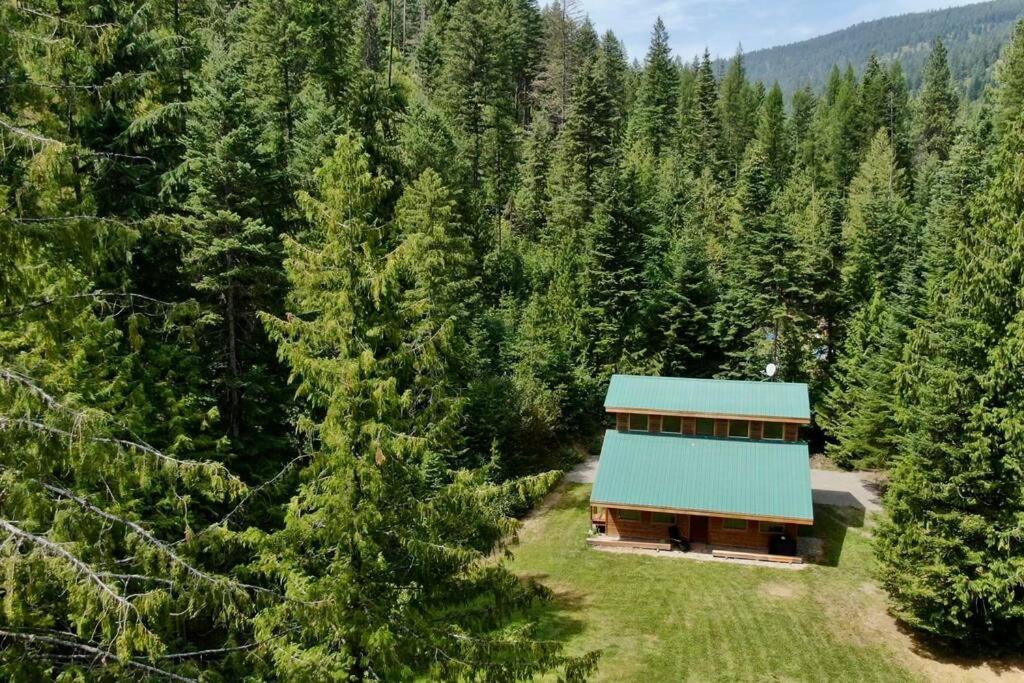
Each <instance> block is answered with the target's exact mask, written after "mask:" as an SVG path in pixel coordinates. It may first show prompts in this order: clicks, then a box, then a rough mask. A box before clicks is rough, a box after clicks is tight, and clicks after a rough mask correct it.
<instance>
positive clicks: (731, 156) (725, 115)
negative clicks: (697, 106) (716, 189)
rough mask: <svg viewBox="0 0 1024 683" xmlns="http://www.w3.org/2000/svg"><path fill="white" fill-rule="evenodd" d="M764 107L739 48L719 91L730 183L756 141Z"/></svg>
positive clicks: (723, 149) (722, 155)
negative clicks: (756, 131) (758, 119)
mask: <svg viewBox="0 0 1024 683" xmlns="http://www.w3.org/2000/svg"><path fill="white" fill-rule="evenodd" d="M760 103H761V102H760V99H759V97H758V94H757V92H756V90H755V89H754V88H753V87H751V85H750V82H749V81H748V80H747V71H746V68H745V67H744V66H743V49H742V48H738V49H737V50H736V55H735V56H734V57H733V58H732V60H731V61H730V62H729V68H728V69H727V70H726V72H725V76H724V77H723V78H722V83H721V87H720V90H719V112H720V114H719V117H720V120H721V122H722V136H721V138H720V139H719V141H720V145H721V146H720V149H721V153H720V158H721V160H722V163H723V164H724V165H725V172H726V174H727V176H728V178H730V179H731V178H735V177H736V176H737V175H738V173H739V169H740V165H741V164H742V163H743V158H744V157H743V155H744V151H745V150H746V149H747V144H748V143H749V142H750V141H751V140H752V139H753V138H754V133H755V129H756V127H757V108H758V106H759V105H760Z"/></svg>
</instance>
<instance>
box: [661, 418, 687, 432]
mask: <svg viewBox="0 0 1024 683" xmlns="http://www.w3.org/2000/svg"><path fill="white" fill-rule="evenodd" d="M665 420H679V427H678V429H665ZM661 431H663V432H667V433H669V434H682V433H683V417H682V415H662V416H661Z"/></svg>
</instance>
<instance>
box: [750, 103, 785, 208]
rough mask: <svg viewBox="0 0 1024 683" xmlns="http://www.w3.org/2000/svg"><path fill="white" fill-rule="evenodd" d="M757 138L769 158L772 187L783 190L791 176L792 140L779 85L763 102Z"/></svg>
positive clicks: (759, 111)
mask: <svg viewBox="0 0 1024 683" xmlns="http://www.w3.org/2000/svg"><path fill="white" fill-rule="evenodd" d="M755 137H756V139H757V141H758V142H759V143H760V145H761V147H762V148H763V149H764V153H765V156H766V157H767V161H768V167H769V170H770V173H771V180H772V187H773V188H776V189H777V188H781V187H782V185H783V183H784V182H785V180H786V176H787V175H788V174H789V166H790V146H789V145H790V140H789V128H788V126H787V122H786V110H785V103H784V102H783V99H782V88H780V87H779V84H778V83H776V84H775V85H774V86H772V89H771V90H769V91H768V96H767V97H765V99H764V101H763V102H761V108H760V109H759V110H758V118H757V132H756V135H755Z"/></svg>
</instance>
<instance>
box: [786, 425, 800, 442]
mask: <svg viewBox="0 0 1024 683" xmlns="http://www.w3.org/2000/svg"><path fill="white" fill-rule="evenodd" d="M783 431H784V433H783V435H782V436H783V438H784V439H785V440H786V441H796V440H797V439H799V438H800V425H798V424H796V423H793V422H787V423H786V426H785V429H784V430H783Z"/></svg>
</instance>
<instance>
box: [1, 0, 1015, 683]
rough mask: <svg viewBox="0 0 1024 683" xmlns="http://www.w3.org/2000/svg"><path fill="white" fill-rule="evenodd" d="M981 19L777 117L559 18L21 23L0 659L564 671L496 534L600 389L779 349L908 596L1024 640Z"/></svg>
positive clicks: (117, 673) (711, 70)
mask: <svg viewBox="0 0 1024 683" xmlns="http://www.w3.org/2000/svg"><path fill="white" fill-rule="evenodd" d="M1008 1H1009V0H1007V1H1006V2H1004V3H1003V4H1002V5H998V6H994V7H995V9H992V8H990V9H991V10H992V11H993V12H996V14H998V12H999V11H1002V10H1000V9H999V8H1000V7H1003V5H1005V4H1007V3H1008ZM1014 1H1016V0H1014ZM953 11H961V10H953ZM962 11H963V12H967V13H973V12H978V11H981V10H977V9H974V10H972V9H969V8H962ZM929 16H931V15H929ZM972 16H981V15H974V14H972ZM992 16H996V15H992ZM996 19H997V20H995V21H994V22H993V28H992V31H991V32H985V33H984V35H982V34H979V35H978V41H977V44H976V45H974V48H976V49H974V48H972V49H964V48H963V47H962V41H961V39H960V38H958V37H954V38H952V39H951V38H950V36H949V34H948V33H946V32H944V31H943V32H942V33H943V35H942V41H941V42H939V41H936V42H935V43H934V47H933V49H932V50H931V51H930V52H927V54H928V55H929V61H928V65H927V69H926V72H925V76H924V79H923V80H924V84H923V86H921V87H918V85H919V84H918V81H919V80H921V78H920V77H919V73H920V71H919V70H918V69H917V68H916V67H914V66H913V64H914V63H915V62H914V60H915V59H917V58H918V56H920V57H921V58H923V57H924V55H925V54H926V52H925V51H922V50H918V49H917V48H916V47H915V48H914V49H912V50H908V51H907V54H908V56H909V59H908V60H907V61H906V62H905V64H904V65H905V66H906V67H907V72H908V73H909V74H910V78H909V81H908V80H907V79H906V78H904V75H903V71H902V68H903V67H901V66H900V64H897V63H894V62H893V60H891V59H890V58H889V57H890V56H891V55H890V54H889V52H888V51H887V50H886V49H884V46H881V47H879V48H878V50H877V53H878V56H877V58H872V57H870V56H869V53H868V52H865V53H864V54H863V55H862V56H860V57H858V60H857V62H858V63H857V64H856V66H857V67H863V72H862V75H861V76H859V77H858V75H857V73H858V72H857V71H856V70H855V68H854V66H853V65H845V67H844V68H839V67H836V66H832V64H831V62H829V63H828V64H825V63H824V62H820V61H819V62H816V63H815V64H814V66H815V68H817V67H818V66H821V67H823V68H824V67H830V68H831V71H830V76H829V77H828V82H827V84H826V86H825V88H824V90H823V91H822V92H821V93H820V95H819V94H816V92H815V90H814V89H813V88H812V87H811V86H807V87H804V88H801V89H800V90H798V91H796V92H794V94H793V96H792V100H791V102H787V101H786V97H785V93H786V92H787V91H789V90H790V88H789V85H787V82H786V79H785V78H780V79H779V81H780V83H781V85H778V86H773V87H771V88H768V89H766V88H765V86H764V85H763V84H761V83H759V82H752V81H751V80H750V78H749V74H750V72H751V71H752V70H755V69H756V68H758V67H754V66H752V64H755V63H756V62H757V59H756V58H755V59H753V60H752V59H751V57H750V56H746V57H744V56H743V55H741V54H739V55H737V56H736V58H735V59H733V60H732V61H731V62H730V63H729V65H728V66H727V67H725V65H722V66H723V68H721V69H719V68H717V65H716V64H715V63H713V62H712V61H711V59H710V55H709V54H708V53H707V52H705V54H704V56H703V58H702V59H696V60H694V62H693V63H692V64H689V65H684V64H682V63H680V62H679V61H678V60H677V59H674V58H673V57H672V55H671V53H670V50H669V45H668V36H667V33H666V31H665V27H664V24H663V23H662V22H660V21H659V22H658V23H657V24H656V25H655V27H654V31H653V35H652V41H651V47H650V50H649V53H648V55H647V58H646V60H645V61H644V64H643V65H642V66H641V65H635V66H631V65H630V64H628V63H627V61H626V55H625V51H624V49H623V46H622V43H621V42H620V41H619V40H618V39H617V38H616V37H615V36H614V34H612V33H610V32H609V33H607V34H605V35H604V36H601V37H598V35H597V34H596V32H595V31H594V28H593V26H592V25H591V24H590V22H589V20H588V19H587V18H586V17H585V16H583V15H582V11H581V10H580V9H578V8H577V7H576V6H575V5H574V3H572V2H568V3H567V4H559V3H556V4H552V5H550V6H548V7H546V8H545V9H543V10H541V9H539V8H538V6H537V3H536V2H534V1H533V0H511V1H505V0H458V1H457V2H452V3H435V2H427V1H426V0H408V2H405V3H402V4H401V5H397V4H389V3H384V2H381V1H380V0H370V1H369V2H356V1H355V0H344V1H343V2H336V3H326V4H325V3H318V2H311V1H309V0H286V1H284V2H267V1H265V0H253V1H252V2H248V3H242V4H239V5H230V6H229V5H225V4H223V3H216V2H215V3H206V2H192V1H191V0H188V1H186V0H175V1H172V0H156V1H155V2H149V3H141V2H134V1H125V2H118V3H102V2H99V3H98V2H94V1H92V0H69V1H67V2H61V3H56V4H53V3H51V4H50V5H46V4H45V3H44V4H42V5H40V4H38V3H37V4H36V5H33V6H31V7H29V6H28V5H24V3H7V4H5V5H3V6H2V7H0V21H2V23H3V25H4V28H5V30H4V31H3V32H0V70H2V72H3V74H4V83H3V87H0V148H2V149H3V153H2V154H0V255H2V256H3V258H4V264H5V265H6V266H7V267H5V268H3V269H0V494H2V495H0V525H2V530H0V538H2V539H3V541H4V542H3V543H2V544H0V547H2V553H0V562H2V564H3V566H4V569H5V579H4V587H3V591H4V596H5V601H4V604H3V606H2V609H0V642H2V644H3V649H2V653H0V676H3V677H5V678H19V677H20V679H22V680H34V679H39V678H45V677H50V678H59V679H69V680H87V679H90V680H91V679H97V680H145V679H149V678H154V677H169V678H173V677H175V676H179V677H182V678H184V679H186V680H193V679H198V680H226V679H230V678H238V677H246V676H248V677H250V678H252V679H253V680H278V679H286V680H300V679H317V680H319V679H322V678H323V679H338V678H346V679H349V680H361V679H368V678H371V677H377V678H383V679H387V680H412V679H430V680H437V679H443V680H466V679H474V680H476V679H481V680H522V679H529V678H534V677H540V676H549V675H559V674H560V675H562V676H563V677H565V678H566V679H568V680H580V679H582V678H584V677H585V676H586V675H587V674H588V673H590V672H591V671H592V669H593V665H594V661H595V659H594V655H585V656H582V657H568V656H566V655H565V654H564V653H563V652H562V643H560V642H550V641H544V640H542V639H541V638H540V636H541V630H538V628H537V627H536V625H535V624H533V623H532V622H531V617H532V616H533V615H535V614H536V613H537V612H538V611H543V610H544V609H546V608H547V607H548V606H550V603H548V602H547V598H548V595H547V592H546V591H545V590H544V589H542V588H541V587H539V586H538V585H537V584H535V583H533V582H531V581H523V580H520V579H519V578H517V577H516V576H514V575H513V574H511V573H510V571H509V569H508V567H507V566H506V565H505V564H504V560H503V558H504V556H505V555H506V554H507V553H508V552H509V549H510V545H509V544H510V543H511V542H512V541H513V540H514V536H515V529H516V524H515V522H514V521H512V517H514V516H517V515H521V514H523V513H524V512H525V511H526V510H527V509H529V507H530V506H531V505H532V504H533V503H534V502H535V501H536V500H537V497H538V496H539V495H541V494H542V493H543V492H545V491H547V490H548V489H549V488H550V486H551V485H552V484H553V482H554V481H555V478H556V475H555V474H552V473H551V470H553V469H556V468H562V467H563V466H566V465H568V464H569V463H570V462H571V461H572V460H573V458H575V457H577V455H576V454H577V452H578V444H579V443H582V442H585V441H586V440H588V439H591V438H592V435H593V433H594V432H595V431H596V430H598V429H599V428H600V426H601V421H602V419H603V413H602V411H601V408H600V399H601V396H602V395H603V392H604V388H605V385H606V382H607V377H608V375H609V374H610V373H612V372H637V373H662V374H680V375H690V376H731V377H744V378H752V377H761V376H762V374H761V373H762V372H763V368H764V366H765V364H766V363H768V362H772V363H775V364H776V365H777V366H778V368H779V372H778V375H777V376H778V377H779V378H782V379H786V380H793V381H806V382H809V383H810V385H811V388H812V397H813V400H814V405H815V411H816V414H818V415H819V416H820V420H819V422H820V424H819V425H817V426H816V427H815V429H817V428H819V427H820V428H821V432H820V433H819V432H818V431H815V432H813V433H812V435H811V436H812V438H813V439H814V441H815V442H818V441H819V440H820V441H823V442H825V443H826V444H827V445H826V448H827V449H828V450H829V451H830V452H831V453H832V454H833V455H834V456H836V458H837V459H838V460H839V461H840V462H841V463H843V464H845V465H848V466H851V467H887V468H891V469H892V473H893V486H892V488H891V495H890V502H889V508H890V510H891V511H892V518H891V521H890V523H889V525H887V526H886V527H885V530H884V533H883V535H882V540H881V541H880V544H879V556H880V557H881V558H882V560H883V562H882V576H883V580H884V582H885V585H886V588H887V589H888V591H889V593H890V594H891V596H892V599H893V606H894V609H895V611H896V612H897V613H898V614H899V615H900V616H901V617H902V618H903V619H904V620H905V621H907V622H908V623H910V624H913V625H914V626H916V627H919V628H922V629H924V630H926V631H929V632H931V633H935V634H939V635H941V636H944V637H947V638H950V639H961V640H970V641H990V642H998V643H1002V644H1012V643H1014V642H1017V641H1015V640H1014V639H1015V638H1016V636H1013V635H1012V634H1013V633H1018V631H1019V629H1020V614H1019V604H1020V603H1021V600H1020V591H1019V586H1018V585H1017V584H1015V583H1014V578H1013V577H1015V576H1018V575H1019V572H1020V558H1019V555H1020V552H1019V548H1018V545H1019V544H1017V542H1016V540H1015V539H1016V538H1017V536H1019V529H1018V527H1019V524H1017V521H1016V520H1017V519H1018V517H1019V516H1020V507H1021V505H1020V501H1019V493H1020V476H1019V472H1020V469H1021V466H1020V464H1019V463H1018V462H1017V460H1019V454H1020V452H1021V444H1019V443H1018V441H1019V432H1020V428H1019V425H1018V422H1019V421H1020V418H1019V416H1020V413H1021V409H1022V408H1024V406H1021V405H1020V403H1021V401H1020V400H1019V399H1020V397H1019V396H1018V394H1019V389H1018V387H1019V385H1021V384H1022V382H1021V381H1020V378H1019V377H1018V375H1019V374H1020V372H1019V370H1020V368H1019V367H1018V366H1019V364H1020V362H1019V360H1020V356H1021V347H1020V337H1021V334H1020V331H1019V329H1018V328H1019V327H1020V324H1019V323H1020V321H1019V320H1018V319H1019V318H1020V315H1019V310H1018V309H1019V307H1020V302H1019V301H1018V299H1019V296H1018V295H1019V291H1020V287H1021V283H1020V280H1021V273H1022V272H1024V265H1022V264H1021V259H1020V254H1021V253H1024V245H1021V244H1018V242H1019V240H1018V237H1019V236H1018V235H1017V233H1018V232H1019V230H1018V229H1017V228H1018V227H1019V223H1020V207H1021V198H1020V195H1021V188H1020V187H1019V185H1020V178H1021V173H1020V168H1019V166H1020V164H1019V160H1020V158H1021V154H1022V148H1021V142H1020V141H1021V139H1022V133H1021V107H1022V98H1021V95H1020V93H1021V92H1022V91H1024V87H1022V84H1024V67H1022V66H1021V65H1022V64H1024V57H1022V56H1021V55H1022V50H1024V47H1022V45H1024V38H1022V37H1021V36H1020V32H1021V30H1024V29H1018V30H1017V34H1018V35H1017V37H1016V39H1015V41H1014V42H1013V43H1012V44H1011V46H1010V47H1009V48H1008V49H1007V52H1006V55H1005V57H1004V59H1003V61H1002V63H1001V66H1000V67H999V69H998V74H999V87H998V89H996V90H994V91H993V92H992V94H991V96H990V97H988V98H987V99H985V100H984V101H980V102H978V101H975V100H976V95H977V94H978V93H977V92H975V90H976V89H971V90H970V91H969V92H967V93H961V86H962V85H963V84H964V74H965V73H966V72H965V71H964V61H963V60H964V59H968V60H975V57H976V58H977V59H976V60H975V61H976V62H977V63H976V64H973V65H970V66H969V68H968V71H970V72H971V73H975V74H980V73H981V71H982V70H983V69H984V64H987V62H986V59H987V57H986V56H985V55H987V54H988V52H989V51H990V50H989V48H990V47H991V42H992V40H993V38H992V36H995V35H996V34H997V33H998V30H999V29H998V26H997V24H1000V22H1002V21H1004V19H999V18H998V16H996ZM939 32H940V31H937V30H935V31H933V34H934V33H939ZM933 34H930V35H928V36H927V37H926V38H922V40H921V41H919V44H920V45H924V43H925V41H927V40H931V39H932V38H934V35H933ZM890 37H891V36H881V38H880V39H882V38H884V39H885V40H888V39H889V38H890ZM885 40H883V41H882V42H885ZM916 44H918V43H915V45H916ZM946 45H948V46H950V49H949V51H948V52H947V51H945V50H944V46H946ZM971 55H974V56H971ZM947 61H948V63H947ZM823 73H824V72H823ZM718 74H721V80H720V81H719V79H718V77H717V75H718ZM974 82H976V83H977V82H980V80H978V81H974ZM908 85H909V87H908ZM971 88H974V86H971ZM912 90H913V91H916V92H918V93H919V95H918V96H917V98H916V99H914V100H913V103H912V104H911V97H910V95H909V92H910V91H912ZM961 94H965V95H966V96H965V97H960V95H961ZM961 100H962V101H963V104H962V105H961ZM950 482H952V484H951V483H950ZM1015 525H1016V526H1015ZM1018 583H1019V582H1018ZM1008 634H1009V635H1008ZM200 652H202V653H203V654H198V653H200ZM147 667H148V668H147Z"/></svg>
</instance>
